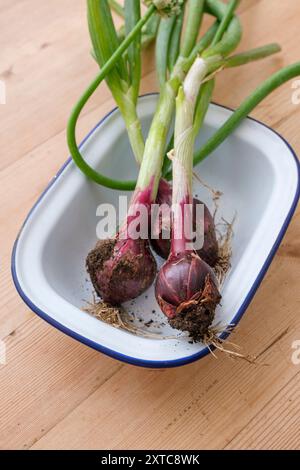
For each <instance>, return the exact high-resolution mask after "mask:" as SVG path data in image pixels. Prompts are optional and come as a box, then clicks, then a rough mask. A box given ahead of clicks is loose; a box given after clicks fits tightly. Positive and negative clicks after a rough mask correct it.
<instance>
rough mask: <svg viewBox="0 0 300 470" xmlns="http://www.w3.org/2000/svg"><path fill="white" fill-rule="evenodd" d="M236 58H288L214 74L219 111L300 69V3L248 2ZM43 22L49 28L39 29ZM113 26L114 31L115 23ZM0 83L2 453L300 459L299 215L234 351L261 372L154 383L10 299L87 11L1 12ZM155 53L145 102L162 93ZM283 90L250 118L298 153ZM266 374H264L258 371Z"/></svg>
mask: <svg viewBox="0 0 300 470" xmlns="http://www.w3.org/2000/svg"><path fill="white" fill-rule="evenodd" d="M240 12H241V20H242V23H243V27H244V36H243V41H242V44H241V46H240V48H239V49H240V50H245V49H246V48H249V47H256V46H260V45H262V44H265V43H268V42H273V41H279V42H280V43H281V45H282V46H283V53H282V54H279V55H278V56H276V57H272V58H269V59H267V60H266V61H264V62H263V63H262V62H260V63H256V64H251V65H248V66H246V67H243V68H239V69H233V70H227V71H225V72H224V73H223V74H222V76H221V75H220V77H219V80H218V84H217V87H216V90H215V94H214V100H215V101H216V102H219V103H222V104H225V105H227V106H231V107H235V106H237V105H238V104H239V103H240V102H241V100H242V99H243V98H244V97H245V96H246V95H247V94H248V93H249V92H250V91H251V90H252V89H253V88H254V87H255V86H256V85H257V84H259V83H260V82H261V81H262V80H263V79H264V78H266V77H267V76H269V75H270V74H271V73H273V72H274V71H275V70H277V69H278V68H279V67H280V66H281V65H284V64H288V63H291V62H293V61H296V60H299V48H298V43H297V41H296V40H295V38H297V37H298V31H299V21H298V19H297V18H299V15H300V4H299V2H298V0H287V1H286V2H282V1H280V0H273V1H272V2H271V1H270V0H243V2H242V3H241V6H240ZM45 18H46V19H47V21H45ZM117 21H118V20H117ZM0 31H1V44H2V50H1V58H0V79H3V80H5V82H6V85H7V104H6V105H0V120H1V126H0V129H1V130H0V132H1V137H2V138H1V150H2V151H1V160H0V241H1V244H0V255H1V259H0V262H1V265H0V267H1V269H0V294H1V297H0V299H1V300H0V338H2V339H3V340H4V341H5V344H6V346H7V364H6V365H2V366H1V365H0V384H1V387H0V448H1V449H11V448H16V449H22V448H23V449H25V448H26V449H27V448H32V449H48V448H50V449H54V448H61V449H68V448H74V449H78V448H89V449H90V448H102V449H105V448H107V449H108V448H118V449H131V448H132V449H133V448H149V449H152V448H161V449H166V448H171V449H179V448H186V449H189V448H190V449H201V448H203V449H208V448H213V449H219V448H220V449H221V448H228V449H232V448H239V449H245V448H275V449H279V448H289V449H299V448H300V436H299V424H300V410H299V407H300V401H299V399H300V397H299V371H300V366H299V365H298V366H297V365H294V364H293V363H292V360H291V356H292V352H293V351H292V343H293V341H295V340H297V339H300V317H299V307H300V294H299V276H300V244H299V230H300V213H299V210H298V211H297V212H296V215H295V217H294V219H293V221H292V223H291V225H290V227H289V229H288V232H287V234H286V237H285V239H284V241H283V243H282V245H281V247H280V249H279V251H278V254H277V256H276V257H275V259H274V262H273V263H272V266H271V267H270V269H269V272H268V274H267V276H266V278H265V279H264V281H263V283H262V285H261V287H260V289H259V291H258V293H257V295H256V296H255V298H254V300H253V302H252V303H251V306H250V307H249V309H248V311H247V314H246V315H245V316H244V317H243V319H242V321H241V323H240V325H239V328H238V329H237V331H236V333H235V335H234V338H233V340H234V341H235V342H236V343H237V344H240V345H242V346H243V347H244V350H245V351H246V352H248V353H251V354H255V355H258V356H259V357H258V362H259V363H260V365H257V366H254V365H249V364H247V363H244V362H240V361H233V360H231V359H229V358H227V357H226V356H224V355H223V356H222V354H219V355H218V359H217V360H216V359H214V358H213V357H207V358H205V359H203V360H201V361H200V362H198V363H195V364H192V365H190V366H187V367H184V368H180V369H174V370H165V371H149V370H143V369H138V368H134V367H130V366H127V365H122V364H120V363H118V362H116V361H113V360H112V359H109V358H107V357H105V356H103V355H100V354H99V353H96V352H95V351H92V350H91V349H88V348H86V347H85V346H83V345H81V344H79V343H77V342H75V341H74V340H72V339H70V338H68V337H66V336H64V335H63V334H62V333H60V332H58V331H56V330H54V329H53V328H52V327H50V326H49V325H47V324H46V323H44V322H43V321H42V320H40V319H39V318H37V317H36V316H35V315H34V314H33V313H31V312H30V311H29V310H28V308H27V307H26V306H25V305H24V304H23V303H22V301H21V300H20V298H19V297H18V295H17V294H16V291H15V289H14V287H13V283H12V280H11V275H10V254H11V249H12V244H13V241H14V239H15V237H16V235H17V232H18V230H19V228H20V226H21V223H22V221H23V220H24V217H25V216H26V214H27V212H28V210H29V209H30V207H31V206H32V205H33V203H34V202H35V200H36V199H37V197H38V196H39V194H40V192H41V191H42V190H43V189H44V187H45V186H46V185H47V183H48V182H49V181H50V179H51V178H52V177H53V175H54V174H55V173H56V172H57V170H58V169H59V167H60V166H61V165H62V163H63V162H64V161H65V159H66V157H67V155H68V151H67V147H66V143H65V126H66V121H67V118H68V115H69V112H70V109H71V107H72V105H73V104H74V103H75V101H76V99H77V98H78V96H79V95H80V93H81V92H82V91H83V90H84V88H85V86H86V85H87V84H88V83H89V81H90V80H91V79H92V78H93V77H94V75H95V73H97V67H96V65H95V63H94V62H93V60H92V59H91V58H90V55H89V48H90V45H89V39H88V32H87V26H86V19H85V2H84V0H76V2H74V1H71V0H52V1H51V2H40V1H38V0H18V1H17V0H2V1H1V5H0ZM153 69H154V63H153V51H152V50H151V49H150V50H149V51H148V52H147V53H146V54H145V57H144V67H143V77H144V79H143V86H142V92H148V91H153V90H155V89H156V88H157V85H156V79H155V73H154V71H153ZM291 95H292V89H291V84H290V83H289V84H286V85H285V86H283V87H282V88H281V89H280V90H277V91H276V92H275V93H274V94H273V95H272V96H271V97H269V98H268V99H267V100H265V101H264V102H263V103H262V104H261V105H260V106H259V107H258V108H257V109H256V110H255V111H254V112H253V116H255V117H256V118H258V119H260V120H262V121H264V122H266V123H267V124H268V125H270V126H273V127H274V128H275V129H276V130H277V131H278V132H280V133H282V134H283V135H284V137H285V138H286V139H287V140H288V141H289V142H290V143H291V144H292V145H293V146H294V148H295V150H296V151H297V152H299V153H300V142H299V120H300V105H299V106H296V105H293V104H292V101H291ZM113 106H114V105H113V100H112V99H111V97H110V94H109V91H108V90H107V88H106V87H105V85H103V86H102V87H101V90H99V91H98V92H97V93H96V94H95V96H94V98H93V100H92V101H91V103H90V104H89V105H88V106H87V108H86V109H85V110H84V113H83V116H82V118H81V120H80V126H79V130H78V138H81V137H83V136H84V135H85V134H86V133H87V132H88V130H89V129H91V128H92V127H93V125H95V123H96V122H98V121H99V120H100V118H101V117H102V116H103V115H104V114H105V113H106V112H107V111H109V110H110V109H111V108H112V107H113ZM265 364H267V365H265Z"/></svg>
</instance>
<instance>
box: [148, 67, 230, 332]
mask: <svg viewBox="0 0 300 470" xmlns="http://www.w3.org/2000/svg"><path fill="white" fill-rule="evenodd" d="M206 67H207V66H206V64H205V61H203V59H201V58H197V59H196V60H195V62H194V64H193V66H192V67H191V69H190V71H189V73H188V74H187V77H186V79H185V81H184V84H183V87H181V88H180V90H179V94H178V97H177V100H176V120H175V147H174V156H173V159H172V163H173V194H172V214H173V217H172V239H171V251H170V254H169V257H168V259H167V261H166V262H165V264H164V265H163V266H162V268H161V269H160V271H159V273H158V275H157V279H156V284H155V295H156V299H157V302H158V304H159V306H160V308H161V310H162V311H163V313H164V314H165V315H166V316H167V318H168V320H169V323H170V325H171V326H172V327H173V328H176V329H179V330H182V331H188V332H189V334H190V336H191V338H192V339H193V340H194V341H199V340H201V339H203V338H204V337H205V335H206V334H207V332H208V331H209V327H210V325H211V323H212V321H213V319H214V314H215V309H216V306H217V305H218V303H219V302H220V300H221V295H220V293H219V291H218V282H217V279H216V277H215V274H214V272H213V270H212V269H211V267H210V266H209V265H208V264H207V263H206V262H205V261H203V259H201V258H200V256H199V255H198V253H197V252H196V251H195V250H194V249H193V236H192V232H193V230H192V229H193V196H192V168H193V151H194V141H195V139H194V132H193V125H194V111H195V107H196V103H197V96H198V93H199V89H200V86H201V81H202V80H203V78H204V77H205V75H206V71H207V68H206Z"/></svg>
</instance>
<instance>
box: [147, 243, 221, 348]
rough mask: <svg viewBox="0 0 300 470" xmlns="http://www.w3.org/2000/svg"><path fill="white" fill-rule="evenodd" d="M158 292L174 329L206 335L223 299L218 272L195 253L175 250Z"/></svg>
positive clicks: (158, 283) (195, 335)
mask: <svg viewBox="0 0 300 470" xmlns="http://www.w3.org/2000/svg"><path fill="white" fill-rule="evenodd" d="M155 295H156V299H157V302H158V304H159V306H160V308H161V310H162V312H163V313H164V314H165V315H166V316H167V317H168V320H169V323H170V325H171V326H172V327H173V328H176V329H179V330H182V331H188V332H189V333H190V336H191V337H192V339H193V340H194V341H199V340H201V339H202V338H203V336H204V335H205V333H207V330H208V328H209V326H210V325H211V323H212V321H213V319H214V313H215V309H216V306H217V304H218V303H219V302H220V300H221V296H220V294H219V291H218V288H217V281H216V278H215V275H214V273H213V271H212V269H211V268H210V266H208V264H207V263H205V261H203V260H202V259H201V258H200V257H199V256H198V255H197V253H195V252H192V251H191V252H183V253H178V254H176V253H173V252H172V253H171V254H170V256H169V258H168V260H167V261H166V263H165V264H164V265H163V267H162V268H161V270H160V271H159V273H158V276H157V279H156V285H155Z"/></svg>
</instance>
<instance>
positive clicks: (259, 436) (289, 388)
mask: <svg viewBox="0 0 300 470" xmlns="http://www.w3.org/2000/svg"><path fill="white" fill-rule="evenodd" d="M298 370H299V366H298ZM299 409H300V373H299V371H298V373H297V375H296V376H295V377H294V378H293V379H291V380H290V381H289V382H288V383H287V384H286V386H285V387H283V389H282V390H281V391H280V392H279V393H278V394H277V395H276V396H275V397H274V398H273V399H272V400H271V401H270V402H269V403H268V404H267V405H266V407H265V408H264V409H263V410H262V411H261V412H260V413H259V414H258V415H257V416H255V417H254V418H253V419H252V420H251V421H250V423H248V424H247V426H245V428H244V429H243V430H242V431H241V432H239V434H238V435H237V436H236V437H235V438H234V439H233V440H232V441H231V442H230V443H229V444H228V445H227V446H226V449H253V450H254V449H255V450H263V449H273V450H278V449H282V450H295V449H297V450H299V449H300V435H299V429H300V417H299Z"/></svg>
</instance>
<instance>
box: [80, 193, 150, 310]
mask: <svg viewBox="0 0 300 470" xmlns="http://www.w3.org/2000/svg"><path fill="white" fill-rule="evenodd" d="M151 190H152V187H151V185H150V186H149V188H147V189H146V190H143V191H138V190H137V191H136V192H135V194H134V196H133V199H132V204H131V209H132V208H133V207H134V206H133V205H134V204H143V205H145V206H146V207H147V210H148V214H149V212H150V200H151V192H152V191H151ZM137 216H138V213H136V212H135V211H134V210H132V211H129V213H128V216H127V220H126V224H125V225H124V226H123V227H122V229H121V231H120V232H119V233H118V234H117V235H116V237H115V238H113V239H108V240H100V241H99V242H98V243H97V244H96V247H95V248H94V249H93V250H92V251H91V252H90V253H89V255H88V256H87V260H86V266H87V271H88V273H89V275H90V278H91V281H92V283H93V286H94V288H95V290H96V292H97V294H98V295H99V296H100V297H101V298H102V300H103V301H104V302H107V303H110V304H112V305H120V304H122V303H123V302H127V301H128V300H132V299H135V298H136V297H138V296H139V295H141V294H142V293H143V292H144V291H145V290H146V289H148V287H150V286H151V284H152V283H153V282H154V279H155V275H156V271H157V266H156V261H155V258H154V256H153V254H152V252H151V250H150V245H149V240H148V239H146V240H144V239H141V238H138V239H132V238H130V237H129V235H128V230H127V229H128V227H129V224H130V223H131V222H133V221H134V219H135V218H136V217H137ZM120 233H122V234H123V236H122V237H121V236H120ZM124 234H125V235H124Z"/></svg>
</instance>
